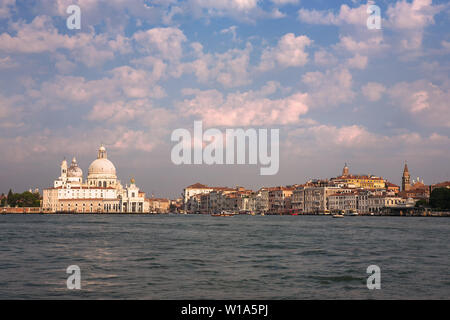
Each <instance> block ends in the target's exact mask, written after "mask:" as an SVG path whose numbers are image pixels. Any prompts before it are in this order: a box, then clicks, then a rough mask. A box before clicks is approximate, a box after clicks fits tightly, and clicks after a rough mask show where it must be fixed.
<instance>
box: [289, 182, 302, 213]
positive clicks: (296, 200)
mask: <svg viewBox="0 0 450 320" xmlns="http://www.w3.org/2000/svg"><path fill="white" fill-rule="evenodd" d="M291 205H292V209H293V210H294V211H295V212H304V210H305V186H299V187H297V188H295V190H294V191H293V192H292V200H291Z"/></svg>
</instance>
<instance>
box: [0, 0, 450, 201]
mask: <svg viewBox="0 0 450 320" xmlns="http://www.w3.org/2000/svg"><path fill="white" fill-rule="evenodd" d="M71 4H77V5H78V6H79V7H80V9H81V30H68V29H67V27H66V19H67V17H68V16H69V15H68V14H67V13H66V8H67V7H68V6H69V5H71ZM370 4H376V5H378V6H379V7H380V9H381V18H382V21H381V30H369V29H368V28H367V26H366V21H367V18H368V14H367V12H366V9H367V6H368V5H370ZM449 13H450V6H449V3H448V1H437V0H434V1H431V0H414V1H412V0H409V1H406V0H398V1H369V3H368V2H366V1H342V2H339V1H312V0H310V1H308V0H271V1H269V0H266V1H258V0H215V1H212V0H185V1H175V0H158V1H142V0H140V1H139V0H128V1H122V0H109V1H93V0H80V1H76V0H57V1H53V0H42V1H19V0H16V1H15V0H0V133H1V135H0V150H2V151H1V154H2V156H1V159H0V160H1V161H0V192H5V193H6V192H7V191H8V189H9V188H10V187H12V188H13V189H14V190H16V191H21V190H26V189H28V188H31V187H39V188H41V189H42V188H44V187H48V186H50V185H51V183H52V181H53V179H54V178H56V177H57V176H58V174H59V167H58V166H59V163H60V161H61V160H62V159H63V157H64V156H65V157H67V158H69V159H70V158H71V157H72V156H74V155H75V156H76V157H77V158H78V160H79V163H80V166H81V168H82V169H83V170H84V172H85V174H86V173H87V168H88V166H89V164H90V162H91V161H92V160H93V159H94V158H95V156H96V150H97V148H98V146H99V145H100V143H104V144H105V145H106V147H107V149H108V152H109V158H110V159H111V160H112V161H113V162H114V164H115V165H116V167H117V170H118V175H119V178H120V179H121V180H122V182H123V183H125V182H126V181H127V180H129V179H130V178H131V177H133V176H134V177H136V180H137V184H138V185H140V186H141V187H142V188H143V189H144V190H145V191H146V192H147V193H155V194H157V195H161V196H170V197H174V196H178V195H179V194H180V192H181V190H182V188H183V187H184V186H186V185H189V184H191V183H194V182H197V181H199V182H202V183H205V184H211V185H227V186H235V185H242V186H246V187H250V188H258V187H261V186H269V185H284V184H294V183H302V182H304V181H306V180H307V179H310V178H319V177H322V178H324V177H331V176H335V175H337V174H338V173H339V172H340V170H341V168H342V167H343V164H344V162H348V163H349V165H350V171H351V172H353V173H365V174H367V173H370V174H376V175H380V176H383V177H386V178H388V179H389V180H391V181H392V182H394V183H397V184H398V183H400V178H401V171H402V167H403V163H404V161H405V160H407V161H408V165H409V168H410V171H411V173H412V175H413V176H414V177H417V176H420V177H421V178H423V179H424V180H425V183H428V184H430V183H435V182H439V181H443V180H450V167H449V165H448V163H450V162H449V160H450V152H449V147H450V136H449V134H450V130H449V129H450V115H449V114H450V106H449V103H448V101H450V92H449V88H450V81H449V76H448V75H449V71H450V60H449V54H450V34H449V32H448V30H450V20H449ZM194 120H203V123H204V126H205V127H216V128H219V129H226V128H278V129H280V171H279V173H278V174H277V175H274V176H260V175H259V168H258V167H257V166H247V165H244V166H236V165H234V166H219V165H216V166H175V165H174V164H172V162H171V160H170V151H171V148H172V147H173V143H172V142H171V141H170V135H171V132H172V131H173V130H174V129H176V128H187V129H192V127H193V122H194Z"/></svg>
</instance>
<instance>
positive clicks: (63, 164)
mask: <svg viewBox="0 0 450 320" xmlns="http://www.w3.org/2000/svg"><path fill="white" fill-rule="evenodd" d="M61 178H62V179H63V180H64V179H66V178H67V160H66V158H64V160H63V161H62V162H61Z"/></svg>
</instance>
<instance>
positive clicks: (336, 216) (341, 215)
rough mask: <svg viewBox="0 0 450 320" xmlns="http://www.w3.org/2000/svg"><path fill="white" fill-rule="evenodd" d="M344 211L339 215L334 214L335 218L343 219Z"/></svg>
mask: <svg viewBox="0 0 450 320" xmlns="http://www.w3.org/2000/svg"><path fill="white" fill-rule="evenodd" d="M343 217H344V211H339V212H338V213H335V214H333V218H343Z"/></svg>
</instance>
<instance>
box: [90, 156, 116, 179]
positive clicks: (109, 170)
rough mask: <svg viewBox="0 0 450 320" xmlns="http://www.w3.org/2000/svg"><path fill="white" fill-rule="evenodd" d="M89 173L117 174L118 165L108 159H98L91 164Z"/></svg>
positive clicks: (101, 174)
mask: <svg viewBox="0 0 450 320" xmlns="http://www.w3.org/2000/svg"><path fill="white" fill-rule="evenodd" d="M89 175H90V176H91V175H100V176H114V177H115V176H116V167H115V166H114V164H113V163H112V162H111V161H109V160H108V159H105V158H103V159H96V160H94V161H93V162H92V163H91V165H90V166H89Z"/></svg>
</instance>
